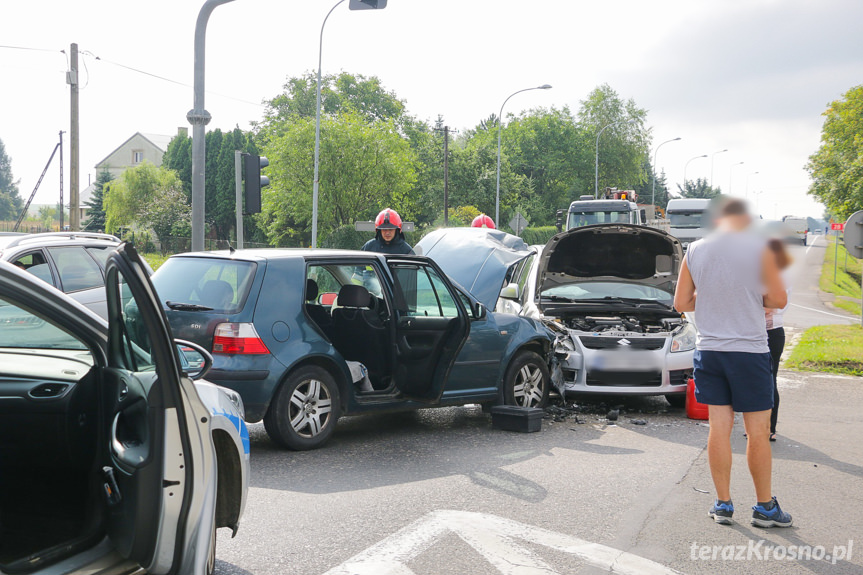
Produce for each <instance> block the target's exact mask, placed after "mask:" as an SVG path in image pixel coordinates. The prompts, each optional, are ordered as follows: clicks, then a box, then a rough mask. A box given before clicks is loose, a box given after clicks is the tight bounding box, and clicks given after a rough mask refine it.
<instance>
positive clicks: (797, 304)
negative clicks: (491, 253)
mask: <svg viewBox="0 0 863 575" xmlns="http://www.w3.org/2000/svg"><path fill="white" fill-rule="evenodd" d="M791 305H793V306H794V307H799V308H801V309H805V310H809V311H814V312H816V313H823V314H824V315H829V316H832V317H841V318H842V319H844V320H847V321H857V318H853V317H848V316H847V315H839V314H835V313H830V312H827V311H821V310H820V309H815V308H813V307H806V306H805V305H800V304H799V303H792V304H791Z"/></svg>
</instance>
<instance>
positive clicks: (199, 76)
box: [186, 0, 233, 252]
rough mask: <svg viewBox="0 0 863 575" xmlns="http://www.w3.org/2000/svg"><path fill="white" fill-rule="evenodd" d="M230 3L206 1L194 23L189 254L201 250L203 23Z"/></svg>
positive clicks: (207, 119)
mask: <svg viewBox="0 0 863 575" xmlns="http://www.w3.org/2000/svg"><path fill="white" fill-rule="evenodd" d="M232 1H233V0H207V1H206V2H204V5H203V6H201V11H200V12H198V20H197V21H196V22H195V67H194V87H193V93H194V102H193V105H192V109H191V110H189V112H188V113H187V114H186V119H187V120H189V123H190V124H192V251H193V252H199V251H203V249H204V163H205V157H206V142H205V137H206V126H207V124H208V123H209V122H210V117H211V116H210V113H209V112H207V110H206V109H205V108H204V79H205V74H204V70H205V68H204V57H205V54H206V46H207V43H206V39H207V22H208V21H209V20H210V14H212V13H213V10H215V9H216V7H217V6H221V5H222V4H227V3H228V2H232Z"/></svg>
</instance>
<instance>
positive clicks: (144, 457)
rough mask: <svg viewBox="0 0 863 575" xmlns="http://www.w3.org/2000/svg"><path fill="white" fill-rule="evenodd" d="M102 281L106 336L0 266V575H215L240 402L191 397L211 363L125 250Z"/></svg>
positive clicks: (82, 311) (216, 393)
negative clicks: (178, 334) (183, 335)
mask: <svg viewBox="0 0 863 575" xmlns="http://www.w3.org/2000/svg"><path fill="white" fill-rule="evenodd" d="M104 269H105V286H104V287H103V288H102V289H103V291H104V292H105V294H106V298H105V300H106V303H107V316H108V319H107V321H106V320H104V319H102V318H100V317H98V316H97V315H95V314H94V313H93V312H91V311H90V310H88V309H87V308H85V307H83V306H82V305H81V304H79V303H78V302H76V301H74V300H72V299H71V298H69V297H68V296H66V295H64V294H63V293H61V292H60V291H58V290H55V289H53V288H51V287H49V286H48V285H46V284H45V283H44V282H42V281H41V280H38V279H36V278H35V277H34V276H33V275H32V274H29V273H27V272H26V271H22V270H20V269H18V268H16V267H15V266H13V265H12V264H9V263H6V262H0V469H2V473H0V573H32V574H43V573H44V574H47V573H51V574H81V575H83V574H85V573H87V574H107V573H110V574H122V573H143V572H144V571H146V572H147V573H153V574H162V573H190V574H204V573H212V572H213V570H214V566H215V541H216V539H215V533H216V528H218V527H228V528H230V529H231V530H232V531H234V532H236V530H237V528H238V526H239V522H240V518H241V516H242V513H243V508H244V506H245V501H246V493H247V490H248V482H249V435H248V430H247V429H246V425H245V423H244V422H243V415H244V414H243V411H244V410H243V404H242V401H241V400H240V397H239V396H238V395H237V394H236V393H234V392H232V391H230V390H226V389H223V388H220V387H218V386H215V385H212V384H210V383H207V382H205V381H203V380H200V379H198V380H197V381H194V382H193V380H192V378H197V377H200V376H201V375H202V374H204V373H205V372H206V370H207V369H209V367H210V365H212V358H211V357H210V356H209V354H208V353H207V352H206V351H205V350H203V349H201V348H199V347H198V346H196V345H195V344H192V343H189V342H180V341H173V340H172V336H171V331H170V327H169V326H168V323H167V321H166V319H165V315H164V313H163V311H162V308H161V306H160V305H159V302H158V299H157V297H156V294H155V291H154V290H153V287H152V284H151V283H150V281H149V278H148V274H147V269H146V267H145V266H144V264H143V262H142V261H141V259H140V257H139V256H138V254H137V253H136V252H135V250H134V249H133V248H132V247H131V246H129V245H125V244H124V245H121V246H119V247H118V248H117V249H116V250H111V253H110V254H108V256H107V257H106V259H105V268H104ZM187 354H188V355H189V356H192V357H188V358H187V357H186V355H187ZM191 365H200V367H198V368H195V369H194V371H195V372H196V373H192V368H191V367H190V366H191Z"/></svg>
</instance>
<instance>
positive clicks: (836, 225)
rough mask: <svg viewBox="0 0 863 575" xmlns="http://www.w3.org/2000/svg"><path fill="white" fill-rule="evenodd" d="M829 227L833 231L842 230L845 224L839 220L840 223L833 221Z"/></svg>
mask: <svg viewBox="0 0 863 575" xmlns="http://www.w3.org/2000/svg"><path fill="white" fill-rule="evenodd" d="M830 229H831V230H833V231H834V232H841V231H842V230H844V229H845V224H843V223H841V222H840V223H836V222H833V223H832V224H830Z"/></svg>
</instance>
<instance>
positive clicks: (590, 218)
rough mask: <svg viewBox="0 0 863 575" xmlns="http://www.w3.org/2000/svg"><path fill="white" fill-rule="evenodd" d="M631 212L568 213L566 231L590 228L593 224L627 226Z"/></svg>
mask: <svg viewBox="0 0 863 575" xmlns="http://www.w3.org/2000/svg"><path fill="white" fill-rule="evenodd" d="M632 213H633V212H631V211H616V210H610V211H593V210H591V211H581V212H569V222H568V224H567V226H566V228H567V229H571V228H580V227H582V226H592V225H594V224H628V223H631V222H630V220H629V218H630V214H632Z"/></svg>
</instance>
